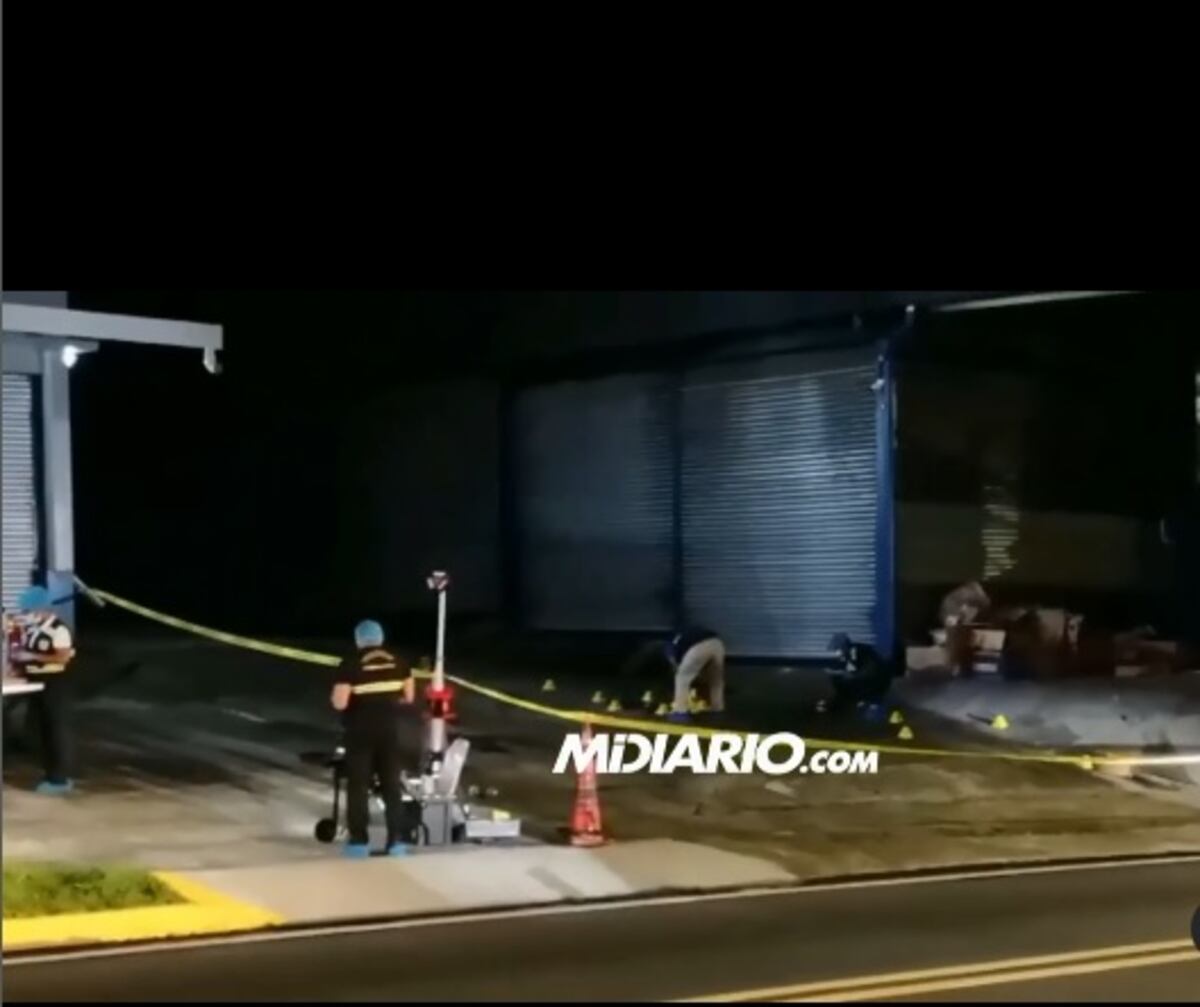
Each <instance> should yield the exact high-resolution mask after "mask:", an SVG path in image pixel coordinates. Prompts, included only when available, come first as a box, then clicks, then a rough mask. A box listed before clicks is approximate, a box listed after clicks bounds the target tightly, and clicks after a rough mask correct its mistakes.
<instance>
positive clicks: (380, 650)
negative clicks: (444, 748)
mask: <svg viewBox="0 0 1200 1007" xmlns="http://www.w3.org/2000/svg"><path fill="white" fill-rule="evenodd" d="M354 643H355V646H356V648H357V649H356V652H355V653H354V654H353V655H352V656H350V657H348V658H346V660H344V661H343V662H342V664H341V666H340V667H339V668H338V671H337V675H336V676H335V681H334V686H333V693H332V695H331V697H330V702H331V703H332V705H333V708H334V709H335V710H338V711H340V712H342V714H343V717H344V724H345V746H346V825H347V828H348V831H349V839H348V842H347V844H346V855H347V856H351V857H365V856H368V855H369V853H370V837H369V836H368V826H369V824H370V801H371V784H372V781H373V780H374V779H376V778H378V780H379V786H380V791H381V796H382V798H383V804H384V811H385V814H386V818H387V845H386V847H385V850H386V852H387V854H388V855H389V856H403V855H404V854H405V853H407V852H408V846H407V845H406V843H405V839H406V838H407V837H408V835H409V830H408V826H409V823H408V819H409V817H410V816H409V815H408V808H407V807H406V806H405V802H404V801H402V799H401V793H400V771H401V768H402V761H403V756H402V747H401V738H400V731H401V725H402V723H403V722H404V720H405V717H406V714H407V713H408V712H409V711H410V710H411V708H412V704H413V701H414V698H415V693H416V689H415V686H414V683H413V678H412V674H411V672H410V671H409V670H408V669H407V668H406V667H404V666H403V664H402V662H401V661H400V660H399V659H398V658H397V657H396V656H395V655H394V654H393V653H392V652H391V651H390V650H387V649H386V648H385V647H384V645H383V628H382V627H381V626H380V625H379V623H377V622H371V621H367V622H360V623H359V624H358V626H357V627H356V628H355V630H354Z"/></svg>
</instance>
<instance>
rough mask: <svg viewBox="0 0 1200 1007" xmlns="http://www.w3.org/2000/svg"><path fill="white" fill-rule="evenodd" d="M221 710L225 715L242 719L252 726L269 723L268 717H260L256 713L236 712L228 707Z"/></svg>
mask: <svg viewBox="0 0 1200 1007" xmlns="http://www.w3.org/2000/svg"><path fill="white" fill-rule="evenodd" d="M221 710H222V712H223V713H228V714H232V715H233V716H235V717H241V718H242V720H248V721H250V723H252V724H265V723H266V722H267V718H266V717H260V716H259V715H258V714H256V713H247V712H246V711H245V710H234V709H231V708H230V707H227V706H223V707H221Z"/></svg>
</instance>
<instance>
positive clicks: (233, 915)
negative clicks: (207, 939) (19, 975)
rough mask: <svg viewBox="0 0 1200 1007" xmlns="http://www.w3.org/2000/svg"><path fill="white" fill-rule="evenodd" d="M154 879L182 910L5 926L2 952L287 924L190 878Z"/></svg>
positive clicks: (144, 909)
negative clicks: (178, 900)
mask: <svg viewBox="0 0 1200 1007" xmlns="http://www.w3.org/2000/svg"><path fill="white" fill-rule="evenodd" d="M154 876H155V877H156V878H158V880H159V881H161V882H162V883H163V884H165V885H167V886H168V887H170V888H171V889H173V890H174V891H175V892H176V893H177V894H178V895H180V896H181V897H182V898H183V899H185V900H186V901H185V902H184V903H183V904H182V905H172V906H140V907H138V908H136V909H104V910H100V911H99V912H94V913H59V914H56V915H54V916H34V917H30V918H28V919H13V920H5V921H4V940H3V947H4V950H6V951H13V950H16V949H18V948H23V947H34V946H43V945H50V944H100V943H110V942H111V943H116V942H120V941H138V940H161V939H162V938H165V937H192V936H196V935H200V934H223V933H233V932H235V931H239V930H259V929H261V928H263V927H272V926H279V925H280V924H281V923H284V922H285V920H284V918H283V917H282V916H280V915H278V914H277V913H272V912H269V911H268V910H266V909H260V908H259V907H258V906H252V905H250V904H248V903H245V902H239V901H238V900H237V899H234V898H231V897H230V896H228V895H225V894H223V893H221V892H217V891H214V890H212V889H211V888H208V887H206V886H205V885H202V884H200V883H199V882H196V881H193V880H191V879H190V878H185V877H180V876H179V875H177V874H169V873H166V872H155V873H154Z"/></svg>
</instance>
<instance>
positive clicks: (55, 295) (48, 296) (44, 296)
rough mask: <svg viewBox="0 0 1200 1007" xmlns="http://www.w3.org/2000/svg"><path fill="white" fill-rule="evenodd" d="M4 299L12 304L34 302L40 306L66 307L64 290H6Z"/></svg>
mask: <svg viewBox="0 0 1200 1007" xmlns="http://www.w3.org/2000/svg"><path fill="white" fill-rule="evenodd" d="M4 300H6V301H11V302H12V303H13V304H36V305H37V306H38V307H41V308H65V307H67V292H66V291H65V290H6V291H4Z"/></svg>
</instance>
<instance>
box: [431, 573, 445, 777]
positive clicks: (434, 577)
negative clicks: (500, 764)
mask: <svg viewBox="0 0 1200 1007" xmlns="http://www.w3.org/2000/svg"><path fill="white" fill-rule="evenodd" d="M425 583H426V585H427V586H428V587H429V590H431V591H436V592H437V597H438V627H437V651H436V653H437V657H436V659H435V660H434V665H433V681H432V683H431V684H430V689H429V700H430V705H431V709H430V716H429V732H428V751H427V753H426V754H427V755H428V762H429V772H430V773H431V774H436V773H437V772H438V771H439V770H440V769H441V765H442V758H443V757H444V756H445V754H446V712H447V704H448V697H447V696H446V692H445V689H446V593H447V591H448V590H449V588H450V575H449V574H447V573H446V572H445V571H444V570H434V571H433V573H431V574H430V575H429V577H428V578H427V579H426V581H425Z"/></svg>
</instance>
